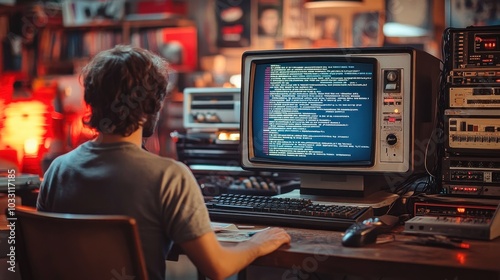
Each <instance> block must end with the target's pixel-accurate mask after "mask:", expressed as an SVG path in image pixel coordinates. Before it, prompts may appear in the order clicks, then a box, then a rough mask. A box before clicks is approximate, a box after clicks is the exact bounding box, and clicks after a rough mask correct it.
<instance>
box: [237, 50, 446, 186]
mask: <svg viewBox="0 0 500 280" xmlns="http://www.w3.org/2000/svg"><path fill="white" fill-rule="evenodd" d="M439 74H440V62H439V60H438V59H437V58H435V57H433V56H431V55H429V54H427V53H425V52H423V51H420V50H415V49H412V48H366V49H301V50H268V51H266V50H262V51H247V52H245V53H244V54H243V57H242V84H241V117H240V135H241V136H240V137H241V141H240V153H241V165H242V167H243V168H244V169H249V170H258V171H272V172H274V171H285V172H294V173H297V174H299V175H300V177H301V189H300V190H301V193H302V192H312V193H315V192H316V190H319V192H318V193H325V192H327V193H329V192H337V191H339V190H340V191H341V192H342V193H344V192H349V193H350V192H353V193H357V192H361V193H362V194H364V193H365V190H366V186H367V185H370V186H374V185H377V188H380V187H384V185H387V184H394V182H395V180H394V178H395V177H394V176H393V175H394V174H396V175H397V176H396V177H398V178H397V179H398V181H402V180H404V178H407V177H408V176H410V175H412V174H414V173H415V172H417V170H420V169H421V167H423V165H424V162H425V160H424V157H425V155H426V154H427V153H426V151H425V149H426V145H425V144H426V143H427V142H428V140H429V139H430V137H431V133H432V129H433V127H432V126H433V124H432V120H433V106H432V104H433V102H435V100H436V98H435V97H436V94H437V91H438V86H439V82H438V79H439ZM417 81H418V82H417ZM388 174H390V175H388ZM320 181H323V182H320Z"/></svg>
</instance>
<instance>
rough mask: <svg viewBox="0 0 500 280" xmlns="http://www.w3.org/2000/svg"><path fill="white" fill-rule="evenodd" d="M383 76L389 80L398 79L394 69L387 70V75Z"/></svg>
mask: <svg viewBox="0 0 500 280" xmlns="http://www.w3.org/2000/svg"><path fill="white" fill-rule="evenodd" d="M385 78H386V79H387V80H388V81H389V82H394V81H396V80H397V79H398V74H397V73H396V71H389V72H387V75H386V76H385Z"/></svg>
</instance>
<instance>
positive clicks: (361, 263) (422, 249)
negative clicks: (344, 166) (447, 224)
mask: <svg viewBox="0 0 500 280" xmlns="http://www.w3.org/2000/svg"><path fill="white" fill-rule="evenodd" d="M286 230H287V231H288V233H289V234H290V235H291V237H292V243H291V245H290V246H289V247H287V248H280V249H279V250H277V251H275V252H273V253H271V254H269V255H267V256H264V257H261V258H259V259H257V260H256V261H255V262H254V263H253V265H257V266H270V267H280V268H283V269H285V272H284V273H283V275H282V277H281V279H315V278H314V277H311V276H307V273H321V274H328V273H336V274H338V273H342V274H347V275H353V276H361V277H366V278H367V279H380V278H381V279H385V277H397V279H419V280H421V279H441V280H444V279H449V280H455V279H456V280H462V279H474V280H476V279H481V280H484V279H497V280H498V279H500V238H497V239H496V240H493V241H474V240H467V242H468V243H470V249H468V250H461V249H446V248H438V247H428V246H419V245H411V244H407V243H406V242H407V241H410V240H412V239H414V238H415V237H414V236H409V235H402V234H395V235H394V236H395V240H394V241H392V242H388V243H385V244H373V245H370V246H366V247H363V248H347V247H343V246H342V245H341V243H340V240H341V232H335V231H322V230H307V229H294V228H286ZM299 269H300V270H299ZM299 272H300V273H301V275H302V276H300V275H299V276H297V273H299ZM240 276H241V274H240ZM392 279H394V278H392Z"/></svg>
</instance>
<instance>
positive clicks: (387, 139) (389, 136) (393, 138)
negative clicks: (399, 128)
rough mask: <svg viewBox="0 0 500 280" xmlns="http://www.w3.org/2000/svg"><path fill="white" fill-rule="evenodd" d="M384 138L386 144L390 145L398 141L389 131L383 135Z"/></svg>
mask: <svg viewBox="0 0 500 280" xmlns="http://www.w3.org/2000/svg"><path fill="white" fill-rule="evenodd" d="M385 140H386V141H387V144H389V145H391V146H392V145H394V144H396V143H397V142H398V137H397V136H396V135H394V134H392V133H391V134H389V135H387V137H385Z"/></svg>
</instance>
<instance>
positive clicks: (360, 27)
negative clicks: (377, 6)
mask: <svg viewBox="0 0 500 280" xmlns="http://www.w3.org/2000/svg"><path fill="white" fill-rule="evenodd" d="M382 26H383V21H382V19H381V17H380V13H379V12H364V13H356V14H354V15H353V18H352V45H353V47H378V46H382V44H383V39H382Z"/></svg>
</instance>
